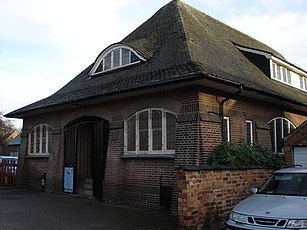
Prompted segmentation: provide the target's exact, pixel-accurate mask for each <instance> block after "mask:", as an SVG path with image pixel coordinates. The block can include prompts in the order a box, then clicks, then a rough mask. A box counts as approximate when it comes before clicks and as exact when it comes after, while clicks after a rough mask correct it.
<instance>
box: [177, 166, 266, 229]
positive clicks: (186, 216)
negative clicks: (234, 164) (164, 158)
mask: <svg viewBox="0 0 307 230" xmlns="http://www.w3.org/2000/svg"><path fill="white" fill-rule="evenodd" d="M271 173H272V170H270V169H263V168H245V169H238V168H217V167H216V168H213V167H209V166H207V167H206V166H202V167H185V168H181V170H178V171H177V188H178V215H179V225H180V226H181V227H185V228H195V229H203V227H204V226H206V227H207V229H218V228H223V227H225V221H226V220H227V218H228V215H229V213H230V211H231V209H232V208H233V207H234V206H235V205H236V204H237V203H239V202H240V201H241V200H243V199H244V198H246V197H247V196H248V195H249V189H250V188H253V187H259V186H260V185H261V184H262V183H263V182H264V181H265V179H267V178H268V177H269V175H270V174H271Z"/></svg>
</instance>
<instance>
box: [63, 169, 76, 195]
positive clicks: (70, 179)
mask: <svg viewBox="0 0 307 230" xmlns="http://www.w3.org/2000/svg"><path fill="white" fill-rule="evenodd" d="M64 192H69V193H73V192H74V168H73V167H64Z"/></svg>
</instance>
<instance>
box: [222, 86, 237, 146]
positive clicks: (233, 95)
mask: <svg viewBox="0 0 307 230" xmlns="http://www.w3.org/2000/svg"><path fill="white" fill-rule="evenodd" d="M242 90H243V85H240V88H239V90H238V91H237V92H235V93H234V94H232V95H230V96H228V97H226V98H225V99H223V100H222V101H220V102H219V107H220V116H221V129H222V141H226V136H225V133H224V129H225V127H224V126H225V122H224V104H225V102H226V101H228V100H230V99H233V98H234V97H235V96H237V95H239V94H240V93H241V92H242Z"/></svg>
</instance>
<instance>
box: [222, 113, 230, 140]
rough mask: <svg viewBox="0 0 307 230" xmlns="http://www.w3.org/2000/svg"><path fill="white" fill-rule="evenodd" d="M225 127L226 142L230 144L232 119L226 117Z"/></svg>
mask: <svg viewBox="0 0 307 230" xmlns="http://www.w3.org/2000/svg"><path fill="white" fill-rule="evenodd" d="M224 125H225V127H226V140H227V142H230V118H229V117H226V116H224ZM223 132H224V130H223Z"/></svg>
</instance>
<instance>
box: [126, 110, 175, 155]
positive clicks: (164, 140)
mask: <svg viewBox="0 0 307 230" xmlns="http://www.w3.org/2000/svg"><path fill="white" fill-rule="evenodd" d="M153 110H159V111H161V112H162V149H161V150H153V140H152V136H153V130H152V111H153ZM145 111H147V112H148V150H146V151H141V150H140V149H139V147H140V146H139V122H138V121H139V114H140V113H142V112H145ZM167 113H169V114H172V115H174V116H175V117H176V114H175V113H173V112H171V111H169V110H166V109H163V108H147V109H143V110H140V111H137V112H136V113H134V114H132V115H131V116H129V118H128V119H126V120H125V122H124V152H125V154H175V149H171V150H168V149H167V133H166V132H167V127H166V114H167ZM134 116H135V119H136V122H135V126H136V127H135V129H136V132H135V136H136V137H135V138H136V140H135V150H134V151H128V121H129V120H130V119H131V118H132V117H134Z"/></svg>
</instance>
